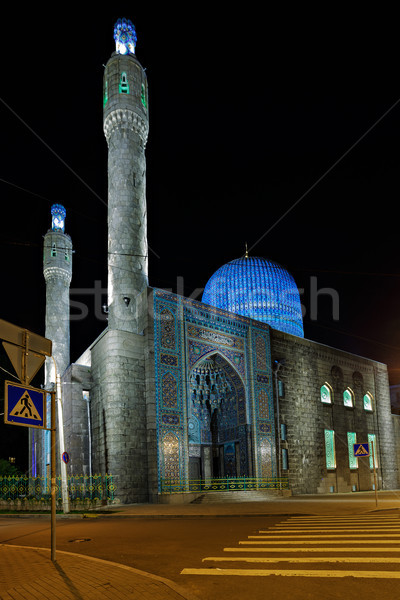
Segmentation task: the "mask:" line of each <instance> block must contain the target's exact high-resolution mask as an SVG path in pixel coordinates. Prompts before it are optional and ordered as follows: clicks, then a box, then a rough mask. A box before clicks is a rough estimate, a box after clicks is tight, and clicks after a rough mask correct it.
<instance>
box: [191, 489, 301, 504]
mask: <svg viewBox="0 0 400 600" xmlns="http://www.w3.org/2000/svg"><path fill="white" fill-rule="evenodd" d="M286 496H291V492H290V491H289V490H251V491H250V490H249V491H248V492H243V491H237V492H236V491H231V492H230V491H227V492H207V493H206V494H199V495H198V496H197V498H195V499H194V500H192V501H191V503H190V504H224V503H229V502H268V501H269V500H275V499H276V498H282V497H286Z"/></svg>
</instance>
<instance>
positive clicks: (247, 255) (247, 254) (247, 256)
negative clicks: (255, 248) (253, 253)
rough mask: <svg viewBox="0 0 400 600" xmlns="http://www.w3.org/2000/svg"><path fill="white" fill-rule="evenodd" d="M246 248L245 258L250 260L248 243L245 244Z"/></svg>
mask: <svg viewBox="0 0 400 600" xmlns="http://www.w3.org/2000/svg"><path fill="white" fill-rule="evenodd" d="M245 246H246V252H245V254H244V257H245V258H249V250H248V248H247V242H246V243H245Z"/></svg>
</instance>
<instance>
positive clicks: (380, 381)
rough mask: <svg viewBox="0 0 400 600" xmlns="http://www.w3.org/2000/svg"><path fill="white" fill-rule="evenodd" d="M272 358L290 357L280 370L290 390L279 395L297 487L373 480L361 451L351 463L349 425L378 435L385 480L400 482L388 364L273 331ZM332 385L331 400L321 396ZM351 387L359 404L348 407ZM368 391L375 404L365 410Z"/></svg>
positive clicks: (306, 490) (358, 485)
mask: <svg viewBox="0 0 400 600" xmlns="http://www.w3.org/2000/svg"><path fill="white" fill-rule="evenodd" d="M271 354H272V365H274V361H276V360H281V361H282V359H283V360H284V361H285V364H284V366H283V367H282V368H281V369H280V371H279V374H278V377H279V380H280V381H281V382H282V384H283V389H284V392H283V394H282V396H281V397H280V398H279V413H280V423H283V424H284V425H286V430H287V440H286V441H285V442H282V447H286V448H287V450H288V460H289V462H288V470H287V471H285V470H283V471H282V474H283V475H285V474H288V475H289V478H290V486H291V489H292V491H293V493H294V494H310V493H313V494H314V493H329V492H332V491H334V492H351V491H353V490H368V489H372V486H373V472H372V470H371V469H370V468H369V459H368V458H360V459H359V461H358V462H359V467H358V468H357V469H350V466H349V447H348V439H347V432H355V433H356V434H357V438H356V439H357V442H367V441H368V434H375V435H376V440H377V446H378V448H377V450H378V463H379V468H378V487H379V489H380V488H382V487H384V488H386V489H390V488H392V489H393V488H396V487H397V465H396V461H395V459H394V457H395V439H394V431H393V426H392V417H391V412H390V398H389V385H388V381H387V369H386V366H385V365H382V364H380V363H376V362H374V361H371V360H368V359H365V358H361V357H358V356H355V355H352V354H348V353H346V352H342V351H340V350H336V349H334V348H329V347H327V346H323V345H321V344H318V343H315V342H312V341H309V340H305V339H302V338H297V337H295V336H291V335H288V334H284V333H281V332H278V331H275V330H271ZM324 384H328V385H329V386H330V388H331V390H332V403H331V404H327V403H323V402H321V386H323V385H324ZM347 388H349V389H350V390H351V391H352V393H353V395H354V406H353V407H351V408H350V407H346V406H344V402H343V392H344V391H345V390H346V389H347ZM367 392H369V393H370V394H371V396H372V398H373V410H372V411H371V412H368V411H366V410H365V409H364V405H363V396H364V395H365V394H366V393H367ZM325 429H328V430H332V431H334V432H335V450H336V468H335V469H327V467H326V459H325V439H324V430H325Z"/></svg>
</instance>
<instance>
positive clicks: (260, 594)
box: [0, 512, 400, 600]
mask: <svg viewBox="0 0 400 600" xmlns="http://www.w3.org/2000/svg"><path fill="white" fill-rule="evenodd" d="M299 519H300V520H299ZM397 522H399V527H398V528H397ZM396 529H397V531H396ZM310 536H312V537H310ZM0 542H1V543H7V544H16V545H27V546H40V547H49V545H50V522H49V520H48V519H47V518H43V517H40V518H31V517H29V518H9V517H2V518H0ZM399 542H400V519H399V517H398V514H392V515H390V513H388V514H386V512H384V513H382V514H381V513H378V514H375V515H368V516H365V515H363V516H361V515H358V516H354V517H353V516H351V515H345V516H343V517H339V516H323V515H322V516H318V517H313V516H305V517H296V516H295V515H293V516H290V517H282V516H276V517H275V516H274V517H254V516H245V517H225V518H218V517H202V518H185V519H181V518H171V519H168V518H164V519H145V518H132V517H128V516H125V517H118V516H112V517H109V516H104V517H98V518H88V519H81V518H79V519H76V518H72V517H69V518H63V519H58V521H57V549H58V550H66V551H70V552H77V553H81V554H88V555H91V556H96V557H98V558H103V559H106V560H112V561H115V562H120V563H123V564H126V565H130V566H133V567H135V568H137V569H141V570H143V571H147V572H150V573H154V574H156V575H160V576H163V577H166V578H168V579H171V580H173V581H176V582H177V583H179V585H181V586H182V587H184V588H186V589H187V590H189V591H190V592H191V593H193V594H195V595H196V596H197V597H198V598H199V599H201V600H221V599H223V598H230V599H236V598H238V599H239V598H243V597H244V598H246V597H248V598H250V599H251V600H261V599H263V600H264V599H267V598H268V600H270V599H271V600H275V599H279V600H282V599H286V598H290V599H291V600H311V599H312V600H314V599H315V600H321V598H323V599H324V600H329V599H342V598H346V599H347V598H357V600H358V599H360V600H370V599H371V600H372V599H373V600H376V598H379V600H396V598H399V597H400V592H399V583H400V582H399V579H397V578H396V576H397V574H399V575H400V562H394V561H396V559H397V560H400V552H399V551H398V550H400V544H399ZM310 559H311V561H310ZM315 559H317V560H315ZM318 559H319V560H318ZM266 560H267V562H265V561H266ZM338 560H339V562H337V561H338ZM349 560H350V561H353V562H349ZM260 561H261V562H260ZM293 561H294V562H293ZM354 561H355V562H354ZM209 569H211V571H209ZM227 569H228V570H229V571H226V570H227ZM232 569H233V572H234V574H232ZM266 571H267V572H273V573H274V574H265V572H266ZM309 571H311V572H312V573H311V576H309V575H307V576H305V575H304V573H305V572H309ZM315 571H320V573H319V575H320V576H316V574H315ZM277 572H280V573H282V574H279V575H277V574H276V573H277ZM361 572H363V573H364V575H363V577H359V575H360V574H361ZM385 572H386V573H385ZM387 572H389V573H387ZM210 573H212V574H210ZM216 573H218V575H217V574H216ZM333 573H335V575H336V576H334V577H332V574H333ZM339 573H341V574H345V575H346V576H345V577H339V576H338V574H339ZM382 573H383V574H382ZM288 575H290V576H288ZM371 575H372V578H371V577H370V576H371ZM395 575H396V576H395Z"/></svg>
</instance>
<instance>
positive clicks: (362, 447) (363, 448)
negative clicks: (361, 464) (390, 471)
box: [353, 444, 369, 458]
mask: <svg viewBox="0 0 400 600" xmlns="http://www.w3.org/2000/svg"><path fill="white" fill-rule="evenodd" d="M353 448H354V456H356V457H357V458H359V457H360V456H369V444H353Z"/></svg>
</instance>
